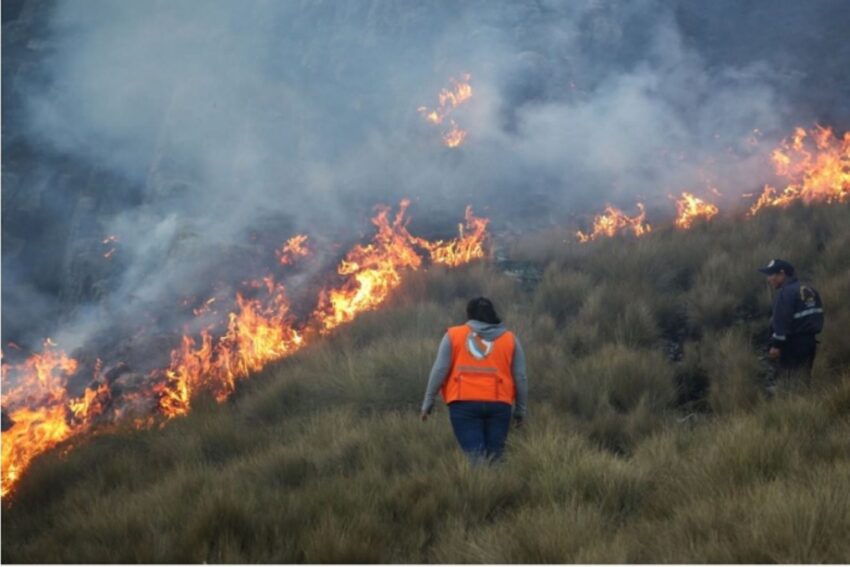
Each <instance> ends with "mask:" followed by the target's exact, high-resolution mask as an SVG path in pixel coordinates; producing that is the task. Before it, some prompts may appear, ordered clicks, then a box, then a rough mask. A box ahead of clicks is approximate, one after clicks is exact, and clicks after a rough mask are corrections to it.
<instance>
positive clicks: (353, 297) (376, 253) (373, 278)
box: [313, 200, 422, 333]
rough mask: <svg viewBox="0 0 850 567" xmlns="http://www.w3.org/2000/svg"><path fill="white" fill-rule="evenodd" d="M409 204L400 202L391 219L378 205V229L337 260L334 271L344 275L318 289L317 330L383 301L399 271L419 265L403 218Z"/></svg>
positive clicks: (323, 330)
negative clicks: (329, 286) (337, 282)
mask: <svg viewBox="0 0 850 567" xmlns="http://www.w3.org/2000/svg"><path fill="white" fill-rule="evenodd" d="M409 205H410V201H408V200H404V201H402V202H401V205H400V207H399V211H398V213H397V214H396V216H395V218H394V219H393V220H392V222H390V220H389V213H390V210H389V208H388V207H379V208H378V214H377V215H376V216H375V217H374V218H373V219H372V223H373V224H374V225H375V227H376V228H377V229H378V232H377V234H376V235H375V238H374V239H373V241H372V242H371V243H369V244H367V245H365V246H362V245H357V246H355V247H354V248H353V249H352V250H351V251H350V252H349V253H348V254H346V256H345V259H343V260H342V262H340V264H339V267H338V268H337V273H338V274H339V275H341V276H346V279H345V281H344V282H343V283H342V285H340V286H339V287H337V288H334V289H329V290H322V291H321V292H320V294H319V304H318V306H317V307H316V310H315V311H314V313H313V317H314V318H315V320H316V322H317V325H318V328H319V331H320V332H321V333H327V332H328V331H330V330H331V329H333V328H335V327H337V326H339V325H341V324H343V323H347V322H348V321H351V320H352V319H354V317H355V316H356V315H357V314H358V313H361V312H363V311H369V310H371V309H374V308H375V307H377V306H378V305H380V304H381V303H383V302H384V301H385V300H386V299H387V297H388V296H389V294H390V292H391V291H392V290H393V289H395V288H396V287H398V286H399V284H401V270H403V269H405V268H410V269H414V270H415V269H417V268H418V267H419V266H420V265H421V264H422V258H421V257H420V256H419V254H418V253H417V252H416V250H415V249H414V247H413V244H414V239H413V237H412V236H411V234H410V233H409V232H408V231H407V221H406V220H405V218H404V214H405V212H406V211H407V207H408V206H409Z"/></svg>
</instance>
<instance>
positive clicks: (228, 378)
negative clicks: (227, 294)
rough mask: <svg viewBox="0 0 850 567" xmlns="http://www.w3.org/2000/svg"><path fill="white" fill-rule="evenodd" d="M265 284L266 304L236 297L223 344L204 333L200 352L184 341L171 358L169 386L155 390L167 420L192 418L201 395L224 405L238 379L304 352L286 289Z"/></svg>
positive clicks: (187, 339)
mask: <svg viewBox="0 0 850 567" xmlns="http://www.w3.org/2000/svg"><path fill="white" fill-rule="evenodd" d="M264 283H265V284H266V286H267V291H268V296H267V297H266V298H265V301H261V300H259V299H246V298H245V297H243V296H242V294H237V296H236V306H237V309H236V311H235V312H232V313H230V314H229V315H228V325H227V333H225V335H224V336H222V337H221V338H220V339H218V340H213V337H212V334H211V333H210V331H209V330H204V331H203V332H202V333H201V341H200V344H199V345H198V346H197V347H196V345H195V341H194V339H193V338H192V337H191V336H189V335H184V336H183V340H182V346H181V348H180V349H178V350H175V351H173V352H172V353H171V365H170V366H169V368H168V369H167V370H166V371H165V377H166V380H165V382H163V383H161V384H160V385H159V386H158V387H157V388H156V392H157V393H158V394H159V408H160V410H161V412H162V414H163V415H165V416H167V417H174V416H178V415H183V414H186V413H188V412H189V410H190V408H191V400H192V397H193V396H194V395H195V394H197V393H198V392H200V391H202V390H205V391H208V392H209V393H211V394H212V395H213V396H215V399H216V400H218V401H220V402H221V401H224V400H225V399H227V397H228V396H229V395H230V394H231V393H232V392H233V390H234V389H235V387H236V382H237V381H238V380H240V379H242V378H245V377H246V376H248V374H249V373H251V372H257V371H259V370H262V368H263V367H264V366H265V365H266V364H268V363H269V362H271V361H273V360H277V359H280V358H283V357H285V356H288V355H289V354H291V353H293V352H294V351H296V350H297V349H298V348H300V346H301V344H302V341H303V337H302V336H301V334H300V333H299V332H298V331H297V330H295V328H294V326H293V319H292V317H291V316H290V314H289V303H288V301H287V299H286V290H285V289H284V287H283V285H282V284H279V283H276V282H275V281H274V280H273V279H272V278H270V277H269V278H266V280H265V281H264Z"/></svg>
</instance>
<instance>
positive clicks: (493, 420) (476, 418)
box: [449, 401, 511, 462]
mask: <svg viewBox="0 0 850 567" xmlns="http://www.w3.org/2000/svg"><path fill="white" fill-rule="evenodd" d="M449 419H450V420H451V422H452V429H453V430H454V433H455V437H456V438H457V442H458V443H459V444H460V448H461V449H463V452H464V453H466V454H467V456H469V458H470V459H472V461H473V462H478V461H480V460H482V459H485V460H499V459H500V458H501V457H502V452H503V451H504V450H505V440H506V439H507V438H508V430H509V429H510V427H511V405H510V404H506V403H503V402H461V401H459V402H452V403H450V404H449Z"/></svg>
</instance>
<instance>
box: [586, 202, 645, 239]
mask: <svg viewBox="0 0 850 567" xmlns="http://www.w3.org/2000/svg"><path fill="white" fill-rule="evenodd" d="M637 207H638V210H639V211H640V212H639V213H638V214H637V215H635V216H633V217H630V216H629V215H627V214H626V213H624V212H623V211H621V210H620V209H618V208H616V207H612V206H611V205H608V206H607V207H606V208H605V211H604V212H603V213H602V214H601V215H596V216H595V217H594V219H593V230H592V231H591V232H590V233H585V232H582V231H580V230H579V231H577V232H576V238H578V241H579V242H582V243H584V242H590V241H591V240H596V239H597V238H600V237H602V236H607V237H609V238H610V237H613V236H615V235H617V234H622V233H627V232H631V233H633V234H634V235H635V236H643V235H645V234H647V233H649V232H651V231H652V226H651V225H649V224H648V223H647V222H646V210H644V206H643V203H638V204H637Z"/></svg>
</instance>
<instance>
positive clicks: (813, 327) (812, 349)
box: [759, 258, 823, 385]
mask: <svg viewBox="0 0 850 567" xmlns="http://www.w3.org/2000/svg"><path fill="white" fill-rule="evenodd" d="M759 271H760V272H761V273H763V274H765V275H766V276H767V282H768V284H770V286H771V287H772V288H773V289H775V290H776V296H775V297H774V299H773V314H772V316H771V318H770V345H769V350H768V354H767V356H768V358H769V359H771V360H772V361H773V362H774V363H775V364H777V365H778V370H779V371H780V374H781V375H782V376H783V377H788V376H790V375H791V374H799V375H801V376H802V378H803V379H804V381H805V383H806V384H807V385H808V384H810V383H811V378H812V365H813V364H814V362H815V354H816V352H817V334H818V333H820V332H821V331H822V330H823V304H822V303H821V299H820V294H818V292H817V290H815V288H813V287H812V286H811V285H808V284H803V283H800V281H799V280H798V279H797V278H796V277H795V276H794V266H792V265H791V264H790V263H788V262H786V261H785V260H780V259H778V258H776V259H773V260H771V261H770V262H769V263H768V264H767V266H765V267H763V268H759Z"/></svg>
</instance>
